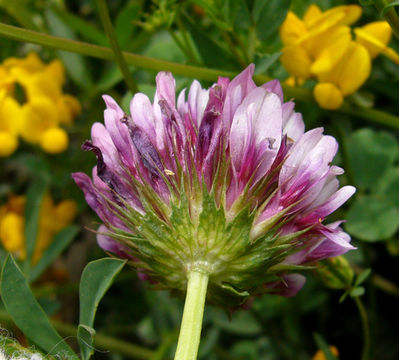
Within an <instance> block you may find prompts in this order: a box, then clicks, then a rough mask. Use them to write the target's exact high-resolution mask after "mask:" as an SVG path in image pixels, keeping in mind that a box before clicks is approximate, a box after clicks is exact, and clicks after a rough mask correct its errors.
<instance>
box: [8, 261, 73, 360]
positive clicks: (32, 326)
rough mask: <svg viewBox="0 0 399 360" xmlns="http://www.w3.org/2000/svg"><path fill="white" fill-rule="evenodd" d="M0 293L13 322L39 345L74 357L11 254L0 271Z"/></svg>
mask: <svg viewBox="0 0 399 360" xmlns="http://www.w3.org/2000/svg"><path fill="white" fill-rule="evenodd" d="M1 296H2V300H3V303H4V305H5V308H6V310H7V311H8V313H9V314H10V315H11V317H12V319H13V320H14V322H15V324H16V325H17V326H18V327H19V328H20V329H21V330H22V331H23V333H24V334H25V335H26V336H27V337H28V338H29V339H30V340H31V341H32V342H33V343H35V344H36V345H37V346H38V347H39V348H40V349H42V350H43V351H45V352H47V353H49V354H51V355H57V354H58V355H59V354H64V356H66V357H68V358H70V359H78V357H77V355H76V354H75V353H74V352H73V350H72V349H71V348H70V347H69V346H68V345H67V344H66V343H65V342H64V340H63V339H62V338H61V336H60V335H59V334H58V333H57V332H56V331H55V330H54V328H53V327H52V326H51V324H50V322H49V320H48V318H47V316H46V314H45V313H44V311H43V309H42V308H41V307H40V305H39V303H38V302H37V301H36V299H35V298H34V296H33V294H32V292H31V290H30V288H29V286H28V283H27V281H26V279H25V277H24V275H23V274H22V272H21V270H20V269H19V268H18V266H17V264H16V263H15V261H14V259H13V257H12V256H11V255H9V256H8V257H7V260H6V261H5V263H4V266H3V271H2V274H1Z"/></svg>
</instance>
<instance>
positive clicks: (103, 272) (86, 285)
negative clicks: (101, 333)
mask: <svg viewBox="0 0 399 360" xmlns="http://www.w3.org/2000/svg"><path fill="white" fill-rule="evenodd" d="M125 263H126V261H123V260H119V259H112V258H104V259H100V260H95V261H92V262H91V263H89V264H88V265H87V266H86V267H85V269H84V270H83V273H82V278H81V280H80V290H79V294H80V296H79V297H80V318H79V326H80V335H82V336H83V337H82V338H80V336H79V333H78V341H79V345H80V349H81V351H82V359H83V360H87V359H89V358H90V356H91V355H92V353H93V347H92V345H93V336H91V335H90V336H88V334H87V332H89V334H93V333H92V332H90V331H89V330H88V328H93V324H94V318H95V315H96V311H97V307H98V304H99V303H100V300H101V299H102V297H103V296H104V294H105V293H106V291H107V290H108V288H109V287H110V286H111V284H112V281H113V280H114V278H115V276H116V275H117V274H118V273H119V272H120V271H121V270H122V268H123V266H124V265H125Z"/></svg>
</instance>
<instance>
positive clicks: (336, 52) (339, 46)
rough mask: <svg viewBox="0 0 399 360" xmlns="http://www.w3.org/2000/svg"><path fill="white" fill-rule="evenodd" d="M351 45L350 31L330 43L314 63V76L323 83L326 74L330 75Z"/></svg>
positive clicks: (312, 69) (312, 68)
mask: <svg viewBox="0 0 399 360" xmlns="http://www.w3.org/2000/svg"><path fill="white" fill-rule="evenodd" d="M343 29H345V28H343ZM348 30H349V29H348ZM350 43H351V35H350V32H349V31H348V32H346V31H345V32H344V33H343V36H341V37H338V38H337V39H336V41H335V42H333V43H329V45H328V46H327V47H325V48H324V50H323V51H322V52H321V53H320V54H319V56H318V57H317V58H316V60H315V61H314V62H313V64H312V66H311V68H310V70H311V72H312V74H314V75H316V76H317V77H318V78H319V80H321V81H323V80H324V77H325V74H328V73H329V72H330V71H331V70H332V69H333V68H334V66H336V64H337V63H338V62H339V61H340V60H341V58H342V57H343V56H344V54H345V53H346V50H347V48H348V46H349V44H350Z"/></svg>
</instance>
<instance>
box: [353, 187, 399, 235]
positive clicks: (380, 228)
mask: <svg viewBox="0 0 399 360" xmlns="http://www.w3.org/2000/svg"><path fill="white" fill-rule="evenodd" d="M398 227H399V210H398V209H396V208H394V207H392V205H391V204H390V203H389V202H388V201H386V200H383V199H380V198H379V197H376V196H374V195H366V196H358V197H357V198H356V199H355V201H354V203H353V204H352V206H351V208H350V209H349V211H348V214H347V223H346V224H345V229H346V230H347V231H348V232H349V233H350V234H351V235H354V236H356V237H357V238H359V239H361V240H363V241H370V242H374V241H383V240H386V239H388V238H390V237H391V236H393V235H394V234H395V232H396V231H397V230H398Z"/></svg>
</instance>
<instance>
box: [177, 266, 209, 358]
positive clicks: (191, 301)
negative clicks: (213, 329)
mask: <svg viewBox="0 0 399 360" xmlns="http://www.w3.org/2000/svg"><path fill="white" fill-rule="evenodd" d="M208 278H209V275H208V274H206V273H204V272H201V271H198V270H193V271H191V272H189V273H188V283H187V294H186V302H185V304H184V311H183V320H182V323H181V327H180V334H179V340H178V342H177V349H176V354H175V360H196V359H197V353H198V346H199V343H200V337H201V328H202V317H203V314H204V306H205V298H206V289H207V286H208Z"/></svg>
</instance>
